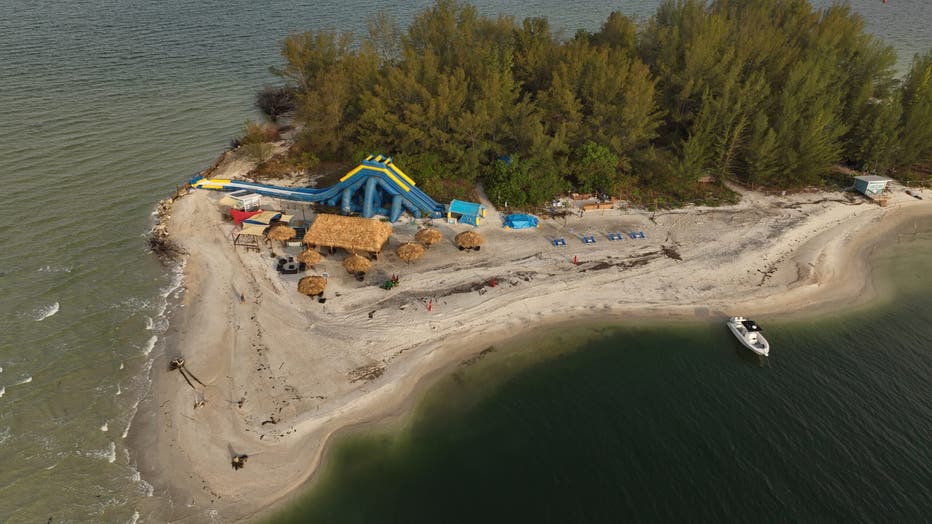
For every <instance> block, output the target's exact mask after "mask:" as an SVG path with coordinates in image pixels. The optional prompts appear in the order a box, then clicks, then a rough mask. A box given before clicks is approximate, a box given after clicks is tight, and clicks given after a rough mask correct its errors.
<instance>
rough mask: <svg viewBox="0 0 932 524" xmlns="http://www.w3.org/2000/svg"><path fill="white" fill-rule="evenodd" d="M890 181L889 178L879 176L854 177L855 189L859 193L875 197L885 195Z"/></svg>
mask: <svg viewBox="0 0 932 524" xmlns="http://www.w3.org/2000/svg"><path fill="white" fill-rule="evenodd" d="M889 181H890V179H889V178H884V177H882V176H877V175H863V176H856V177H854V189H855V190H856V191H857V192H859V193H863V194H864V195H867V196H869V197H873V196H877V195H879V194H881V193H883V191H884V189H886V188H887V182H889Z"/></svg>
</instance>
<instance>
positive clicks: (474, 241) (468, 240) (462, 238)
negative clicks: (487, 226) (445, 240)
mask: <svg viewBox="0 0 932 524" xmlns="http://www.w3.org/2000/svg"><path fill="white" fill-rule="evenodd" d="M454 240H456V245H458V246H459V247H461V248H465V249H476V248H478V247H479V246H481V245H482V243H483V242H485V240H484V239H483V238H482V235H480V234H479V233H476V232H475V231H463V232H462V233H460V234H459V235H456V238H455V239H454Z"/></svg>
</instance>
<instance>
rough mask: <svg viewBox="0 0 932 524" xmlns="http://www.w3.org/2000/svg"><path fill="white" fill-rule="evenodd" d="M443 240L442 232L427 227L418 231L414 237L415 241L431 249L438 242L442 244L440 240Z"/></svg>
mask: <svg viewBox="0 0 932 524" xmlns="http://www.w3.org/2000/svg"><path fill="white" fill-rule="evenodd" d="M442 239H443V234H442V233H441V232H440V231H438V230H436V229H434V228H432V227H426V228H424V229H422V230H420V231H418V232H417V233H415V235H414V240H417V241H418V242H420V243H421V244H424V246H425V247H430V246H432V245H434V244H436V243H437V242H440V240H442Z"/></svg>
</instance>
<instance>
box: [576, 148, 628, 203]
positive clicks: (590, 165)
mask: <svg viewBox="0 0 932 524" xmlns="http://www.w3.org/2000/svg"><path fill="white" fill-rule="evenodd" d="M576 159H577V160H576V166H577V170H576V179H577V181H578V182H579V189H580V190H581V191H583V192H586V193H589V192H592V191H601V192H603V193H607V194H610V195H611V194H615V191H616V190H617V189H618V181H619V177H618V175H619V170H618V155H616V154H614V153H612V151H611V150H610V149H609V148H607V147H605V146H603V145H599V144H596V143H595V142H593V141H591V140H590V141H588V142H586V143H585V144H583V145H582V147H580V148H579V150H578V151H577V152H576Z"/></svg>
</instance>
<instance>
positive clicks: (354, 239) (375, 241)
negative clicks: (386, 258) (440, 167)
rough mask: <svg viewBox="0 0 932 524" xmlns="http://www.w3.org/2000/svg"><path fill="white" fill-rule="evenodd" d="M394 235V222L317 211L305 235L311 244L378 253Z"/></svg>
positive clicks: (352, 251) (306, 242) (312, 245)
mask: <svg viewBox="0 0 932 524" xmlns="http://www.w3.org/2000/svg"><path fill="white" fill-rule="evenodd" d="M391 235H392V226H391V224H389V223H387V222H380V221H379V220H374V219H371V218H361V217H345V216H341V215H317V219H316V220H314V223H313V224H311V228H310V229H309V230H308V232H307V234H306V235H304V243H305V244H307V245H308V246H311V247H329V248H330V249H331V250H332V249H333V248H337V247H339V248H343V249H345V250H347V251H349V252H350V253H356V252H359V251H363V252H368V253H375V254H376V255H378V254H379V253H380V252H381V251H382V246H384V245H385V242H388V237H390V236H391Z"/></svg>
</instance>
